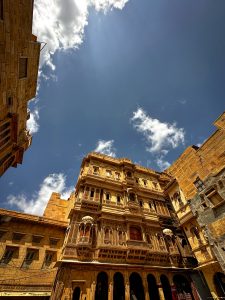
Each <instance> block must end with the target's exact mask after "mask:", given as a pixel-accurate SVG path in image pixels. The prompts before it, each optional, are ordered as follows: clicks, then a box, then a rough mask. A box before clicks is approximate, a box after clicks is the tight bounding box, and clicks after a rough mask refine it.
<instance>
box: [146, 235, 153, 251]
mask: <svg viewBox="0 0 225 300" xmlns="http://www.w3.org/2000/svg"><path fill="white" fill-rule="evenodd" d="M146 240H147V243H148V245H149V246H150V248H152V247H153V244H152V239H151V236H150V235H149V234H148V233H147V234H146Z"/></svg>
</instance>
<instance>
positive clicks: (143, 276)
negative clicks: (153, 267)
mask: <svg viewBox="0 0 225 300" xmlns="http://www.w3.org/2000/svg"><path fill="white" fill-rule="evenodd" d="M142 282H143V287H144V294H145V300H150V298H149V292H148V280H147V274H146V273H143V274H142Z"/></svg>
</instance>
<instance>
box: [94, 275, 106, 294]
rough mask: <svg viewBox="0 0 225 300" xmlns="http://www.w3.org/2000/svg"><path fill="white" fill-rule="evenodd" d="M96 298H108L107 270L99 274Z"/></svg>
mask: <svg viewBox="0 0 225 300" xmlns="http://www.w3.org/2000/svg"><path fill="white" fill-rule="evenodd" d="M95 300H108V275H107V274H106V273H105V272H101V273H99V274H98V276H97V284H96V290H95Z"/></svg>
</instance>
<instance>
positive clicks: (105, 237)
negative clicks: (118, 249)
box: [104, 228, 111, 244]
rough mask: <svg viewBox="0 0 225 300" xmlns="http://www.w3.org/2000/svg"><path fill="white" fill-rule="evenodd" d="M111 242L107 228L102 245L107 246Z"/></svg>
mask: <svg viewBox="0 0 225 300" xmlns="http://www.w3.org/2000/svg"><path fill="white" fill-rule="evenodd" d="M110 242H111V232H110V230H109V229H108V228H106V229H105V236H104V243H105V244H109V243H110Z"/></svg>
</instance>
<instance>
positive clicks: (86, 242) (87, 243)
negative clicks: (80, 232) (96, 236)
mask: <svg viewBox="0 0 225 300" xmlns="http://www.w3.org/2000/svg"><path fill="white" fill-rule="evenodd" d="M76 246H78V247H92V239H91V238H90V237H88V236H82V237H80V238H79V239H78V242H77V244H76Z"/></svg>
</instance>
